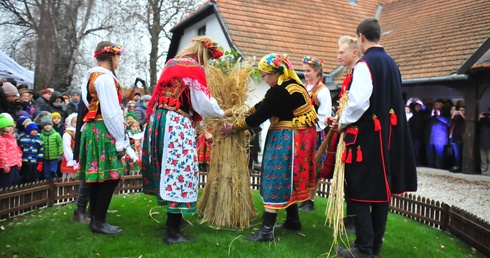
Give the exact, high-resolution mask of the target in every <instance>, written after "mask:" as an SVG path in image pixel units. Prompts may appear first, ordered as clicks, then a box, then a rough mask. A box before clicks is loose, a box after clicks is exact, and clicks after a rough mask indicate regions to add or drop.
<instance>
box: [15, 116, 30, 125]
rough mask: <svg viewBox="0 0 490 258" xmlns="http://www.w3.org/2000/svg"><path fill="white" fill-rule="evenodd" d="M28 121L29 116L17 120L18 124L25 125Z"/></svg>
mask: <svg viewBox="0 0 490 258" xmlns="http://www.w3.org/2000/svg"><path fill="white" fill-rule="evenodd" d="M27 119H30V118H29V116H20V117H19V118H17V124H20V125H21V124H23V123H24V121H26V120H27Z"/></svg>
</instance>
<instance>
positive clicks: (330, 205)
mask: <svg viewBox="0 0 490 258" xmlns="http://www.w3.org/2000/svg"><path fill="white" fill-rule="evenodd" d="M348 100H349V97H348V94H347V92H346V93H345V94H343V95H342V98H341V99H340V103H339V104H340V105H339V106H340V108H339V111H338V113H337V114H338V116H337V121H338V119H339V118H340V116H341V115H342V113H343V112H344V110H345V108H346V107H347V102H348ZM339 139H340V140H339V143H338V144H337V153H336V155H335V168H334V172H333V178H332V180H331V186H330V193H329V195H328V200H327V209H326V211H325V214H326V220H325V224H326V223H327V222H328V225H329V226H330V227H333V241H332V245H331V246H330V251H329V253H331V252H332V249H333V247H334V246H336V245H337V243H338V239H339V238H341V239H342V237H344V236H345V238H347V232H346V230H345V227H344V220H343V218H344V178H345V163H344V162H343V161H342V153H343V152H344V149H345V143H344V141H343V139H344V132H341V133H340V137H339ZM343 242H344V241H343ZM346 242H347V245H348V241H346Z"/></svg>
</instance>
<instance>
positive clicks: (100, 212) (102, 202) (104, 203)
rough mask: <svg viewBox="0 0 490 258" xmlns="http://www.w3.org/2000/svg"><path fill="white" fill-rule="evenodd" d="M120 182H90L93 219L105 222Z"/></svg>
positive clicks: (91, 214) (91, 215)
mask: <svg viewBox="0 0 490 258" xmlns="http://www.w3.org/2000/svg"><path fill="white" fill-rule="evenodd" d="M118 183H119V180H107V181H104V182H102V183H91V184H90V208H91V209H90V217H91V218H92V219H94V220H97V221H100V222H105V219H106V216H107V210H108V209H109V204H110V203H111V200H112V195H113V194H114V190H115V189H116V186H117V184H118Z"/></svg>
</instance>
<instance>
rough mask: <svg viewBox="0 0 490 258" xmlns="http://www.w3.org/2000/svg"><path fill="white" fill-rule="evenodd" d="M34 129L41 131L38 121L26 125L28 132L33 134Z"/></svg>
mask: <svg viewBox="0 0 490 258" xmlns="http://www.w3.org/2000/svg"><path fill="white" fill-rule="evenodd" d="M33 130H36V131H38V132H39V128H38V127H37V125H36V123H29V124H27V125H26V134H31V132H32V131H33Z"/></svg>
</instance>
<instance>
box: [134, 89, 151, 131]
mask: <svg viewBox="0 0 490 258" xmlns="http://www.w3.org/2000/svg"><path fill="white" fill-rule="evenodd" d="M150 99H151V96H150V95H144V96H143V97H141V99H140V101H138V102H136V108H135V109H134V114H136V118H137V120H138V123H140V127H141V130H143V129H144V127H145V124H146V109H147V107H148V102H150Z"/></svg>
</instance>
